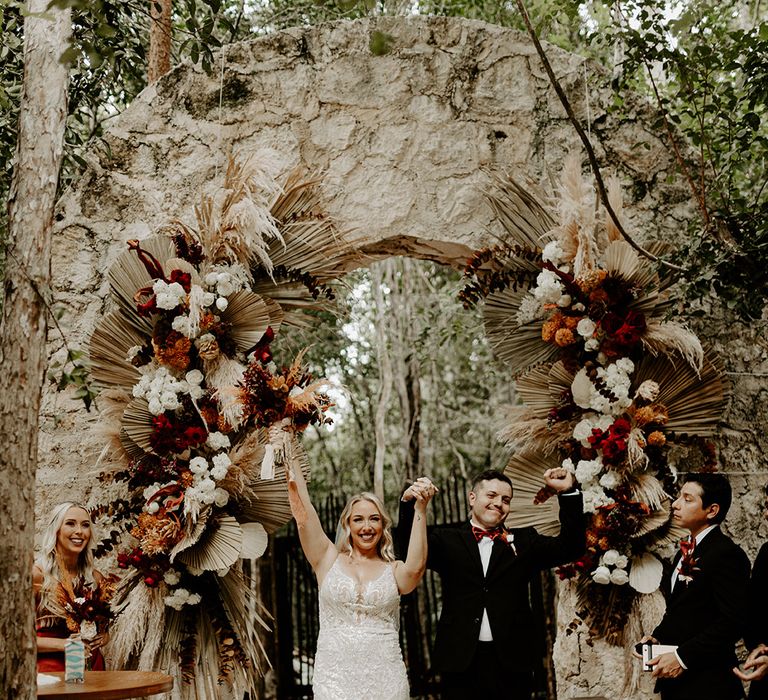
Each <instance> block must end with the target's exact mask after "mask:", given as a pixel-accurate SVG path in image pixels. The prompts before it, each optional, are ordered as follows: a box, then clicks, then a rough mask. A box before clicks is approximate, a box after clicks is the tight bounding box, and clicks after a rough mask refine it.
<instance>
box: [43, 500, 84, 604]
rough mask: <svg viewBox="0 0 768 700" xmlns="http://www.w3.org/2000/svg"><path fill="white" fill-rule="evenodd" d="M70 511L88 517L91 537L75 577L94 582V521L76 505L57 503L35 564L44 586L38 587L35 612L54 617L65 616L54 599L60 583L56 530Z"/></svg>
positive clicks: (57, 535)
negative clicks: (78, 509) (39, 571)
mask: <svg viewBox="0 0 768 700" xmlns="http://www.w3.org/2000/svg"><path fill="white" fill-rule="evenodd" d="M70 508H80V509H81V510H84V511H85V512H86V513H87V514H88V521H89V522H90V523H91V536H90V538H89V539H88V544H87V545H86V547H85V549H84V550H83V551H82V552H80V555H79V556H78V557H77V573H76V576H77V577H78V578H81V579H82V580H83V581H85V582H86V583H93V581H94V577H93V550H94V549H95V548H96V539H97V538H96V533H95V532H94V528H93V521H92V520H91V514H90V513H88V510H87V509H86V508H84V507H83V506H81V505H80V504H79V503H72V502H70V501H67V502H65V503H59V505H57V506H55V507H54V509H53V510H52V511H51V515H50V518H49V520H48V525H47V526H46V528H45V530H43V535H42V537H41V539H40V556H39V557H38V558H37V559H36V560H35V563H36V564H37V565H38V566H39V567H40V569H41V570H42V572H43V583H42V585H41V586H40V603H39V605H38V610H39V611H41V612H43V611H44V612H46V613H48V614H53V615H56V616H59V617H63V616H64V609H63V608H62V607H61V604H60V603H59V602H58V600H57V589H58V585H59V582H60V581H61V574H62V572H61V567H60V566H59V557H58V556H57V550H56V545H57V544H58V541H59V530H61V526H62V525H63V524H64V520H65V519H66V517H67V512H68V511H69V509H70Z"/></svg>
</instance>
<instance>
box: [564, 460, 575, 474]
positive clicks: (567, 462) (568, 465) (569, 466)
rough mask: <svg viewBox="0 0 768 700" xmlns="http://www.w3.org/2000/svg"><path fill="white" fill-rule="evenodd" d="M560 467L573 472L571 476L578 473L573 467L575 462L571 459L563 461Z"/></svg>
mask: <svg viewBox="0 0 768 700" xmlns="http://www.w3.org/2000/svg"><path fill="white" fill-rule="evenodd" d="M560 466H562V468H563V469H566V470H568V471H569V472H571V474H573V472H574V471H576V468H575V467H574V466H573V460H572V459H571V458H570V457H566V458H565V459H564V460H563V463H562V465H560Z"/></svg>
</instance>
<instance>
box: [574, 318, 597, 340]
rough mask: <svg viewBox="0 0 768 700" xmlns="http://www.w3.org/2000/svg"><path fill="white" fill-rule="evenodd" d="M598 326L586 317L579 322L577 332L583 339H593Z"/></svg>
mask: <svg viewBox="0 0 768 700" xmlns="http://www.w3.org/2000/svg"><path fill="white" fill-rule="evenodd" d="M596 328H597V326H596V325H595V322H594V321H593V320H592V319H591V318H588V317H584V318H582V319H581V321H579V323H578V325H577V326H576V332H577V333H578V334H579V335H580V336H581V337H582V338H591V337H592V336H593V335H594V333H595V329H596Z"/></svg>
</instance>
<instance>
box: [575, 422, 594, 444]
mask: <svg viewBox="0 0 768 700" xmlns="http://www.w3.org/2000/svg"><path fill="white" fill-rule="evenodd" d="M592 427H593V426H592V421H591V420H589V419H588V418H584V419H583V420H580V421H579V422H578V423H577V424H576V427H575V428H574V429H573V437H574V438H576V439H577V440H578V441H579V442H584V441H586V440H587V438H589V437H591V436H592ZM587 444H589V443H587ZM585 446H586V445H585Z"/></svg>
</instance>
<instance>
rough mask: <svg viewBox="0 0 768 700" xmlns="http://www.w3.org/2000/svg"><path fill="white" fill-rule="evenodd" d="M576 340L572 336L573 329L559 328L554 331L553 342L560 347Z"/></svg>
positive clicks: (571, 343)
mask: <svg viewBox="0 0 768 700" xmlns="http://www.w3.org/2000/svg"><path fill="white" fill-rule="evenodd" d="M575 342H576V338H574V337H573V331H570V330H568V329H567V328H561V329H560V330H559V331H557V333H555V344H556V345H557V346H559V347H561V348H564V347H566V346H567V345H573V344H574V343H575Z"/></svg>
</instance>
